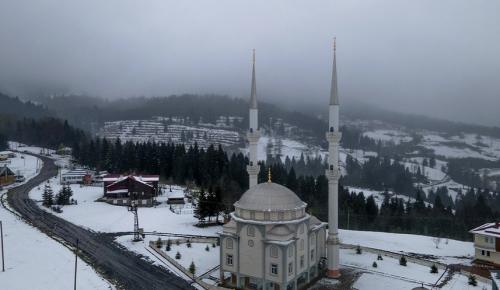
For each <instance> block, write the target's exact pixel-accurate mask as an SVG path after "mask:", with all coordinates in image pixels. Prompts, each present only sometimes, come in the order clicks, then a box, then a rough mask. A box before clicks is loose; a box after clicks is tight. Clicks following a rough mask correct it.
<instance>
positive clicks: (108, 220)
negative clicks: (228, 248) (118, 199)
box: [30, 178, 221, 236]
mask: <svg viewBox="0 0 500 290" xmlns="http://www.w3.org/2000/svg"><path fill="white" fill-rule="evenodd" d="M50 184H51V187H52V189H53V191H54V193H57V192H58V191H59V190H60V189H61V185H60V184H59V182H58V179H57V178H53V179H52V180H51V183H50ZM71 189H72V190H73V197H72V198H74V199H76V200H77V201H78V205H67V206H64V207H63V208H62V210H63V212H62V213H60V214H57V215H58V216H60V217H61V218H64V219H66V220H68V221H70V222H72V223H74V224H77V225H80V226H83V227H86V228H89V229H92V230H94V231H98V232H124V231H125V232H130V231H133V226H134V216H133V215H132V213H130V212H129V211H127V207H124V206H116V205H111V204H108V203H105V202H97V201H96V200H97V199H99V198H100V197H102V195H103V189H102V187H98V186H80V185H71ZM42 193H43V186H40V187H39V188H35V189H33V190H32V191H31V192H30V198H32V199H34V200H38V201H40V200H41V198H42ZM165 199H166V197H165V196H160V198H158V201H163V202H162V204H161V205H159V206H156V207H141V208H139V209H138V214H139V226H140V227H141V228H143V229H144V231H145V232H153V231H157V232H164V233H178V234H190V235H206V236H214V235H215V234H216V232H218V231H220V230H221V227H207V228H198V227H195V226H194V225H195V224H196V223H197V219H196V218H194V217H193V214H175V213H173V212H172V211H171V210H170V208H169V205H167V204H166V203H165V202H164V201H165ZM40 206H41V204H40ZM41 207H42V208H44V207H43V206H41ZM44 209H45V208H44ZM46 210H48V209H46Z"/></svg>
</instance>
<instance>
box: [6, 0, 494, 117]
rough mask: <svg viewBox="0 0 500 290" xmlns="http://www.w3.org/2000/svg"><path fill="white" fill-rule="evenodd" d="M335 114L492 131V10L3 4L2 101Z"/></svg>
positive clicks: (454, 3) (355, 2)
mask: <svg viewBox="0 0 500 290" xmlns="http://www.w3.org/2000/svg"><path fill="white" fill-rule="evenodd" d="M333 36H337V42H338V45H337V48H338V49H337V58H338V63H337V65H338V76H339V92H340V97H341V102H349V101H351V100H354V101H363V102H367V103H373V104H378V105H379V106H380V107H386V108H388V109H391V110H396V111H403V112H414V113H421V114H427V115H431V116H440V117H442V118H447V119H454V120H461V121H468V122H477V123H483V124H490V125H497V126H500V113H499V111H500V110H499V108H500V1H498V0H343V1H326V0H324V1H319V0H318V1H316V0H307V1H305V0H304V1H291V0H286V1H285V0H279V1H278V0H263V1H256V0H253V1H236V0H204V1H201V0H200V1H191V0H179V1H167V0H158V1H153V0H146V1H139V0H136V1H128V0H81V1H67V0H59V1H56V0H31V1H27V0H0V89H3V90H5V91H9V92H15V93H17V94H23V92H25V91H27V88H33V87H36V88H49V90H50V89H53V90H63V91H66V92H74V93H82V92H85V93H89V94H94V95H100V96H104V97H110V98H116V97H128V96H137V95H145V96H151V95H170V94H181V93H198V94H205V93H217V94H228V95H232V96H238V97H247V96H248V94H249V93H250V69H251V68H250V65H251V50H252V48H255V49H256V50H257V86H258V93H259V97H260V98H262V99H265V100H267V101H271V102H275V103H278V104H286V105H287V106H290V105H291V104H297V103H305V102H307V103H311V104H320V103H325V104H326V103H327V101H328V93H329V82H330V76H331V57H332V56H331V52H332V49H331V48H332V44H331V42H332V37H333Z"/></svg>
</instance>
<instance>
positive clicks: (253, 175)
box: [247, 49, 260, 187]
mask: <svg viewBox="0 0 500 290" xmlns="http://www.w3.org/2000/svg"><path fill="white" fill-rule="evenodd" d="M258 115H259V110H258V108H257V81H256V80H255V49H254V50H253V53H252V87H251V90H250V111H249V118H248V119H249V125H250V126H249V130H248V133H247V139H248V143H249V149H250V150H249V151H250V153H249V156H248V159H249V163H250V164H249V165H248V166H247V172H248V177H249V182H248V184H249V187H252V186H254V185H257V177H258V174H259V170H260V167H259V165H258V164H257V163H258V159H257V145H258V144H259V138H260V131H259V121H258V117H259V116H258Z"/></svg>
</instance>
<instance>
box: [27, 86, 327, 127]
mask: <svg viewBox="0 0 500 290" xmlns="http://www.w3.org/2000/svg"><path fill="white" fill-rule="evenodd" d="M33 100H36V101H37V102H40V103H42V104H44V105H45V106H47V107H48V108H49V109H50V110H52V111H55V112H56V113H57V116H59V117H61V118H64V119H67V120H69V121H70V123H72V124H74V125H76V126H78V127H80V128H84V129H87V130H90V129H92V128H91V127H90V125H89V124H90V123H91V122H94V123H95V124H97V125H101V124H102V123H103V122H105V121H115V120H138V119H149V118H151V117H153V116H163V117H173V116H175V117H184V118H186V117H188V118H189V119H191V120H193V121H194V122H198V121H200V120H201V121H203V122H206V123H212V122H215V120H216V119H217V118H218V117H219V116H240V117H243V118H245V121H244V122H243V124H244V125H245V126H246V124H247V121H246V118H247V117H248V102H247V100H244V99H239V98H231V97H228V96H217V95H204V96H198V95H178V96H177V95H174V96H169V97H153V98H144V97H136V98H127V99H119V100H113V101H106V100H103V99H99V98H94V97H83V96H63V97H43V98H36V99H33ZM259 114H260V115H259V117H260V118H259V121H260V122H261V123H266V124H267V122H269V118H270V117H273V118H281V119H283V120H284V121H285V122H287V123H289V124H291V125H296V126H298V127H300V128H301V129H303V130H306V131H310V132H311V133H312V134H313V135H316V134H318V136H323V132H324V131H325V130H326V123H324V122H323V121H322V120H320V119H318V118H316V117H313V116H310V115H307V114H304V113H300V112H297V111H288V110H284V109H281V108H280V107H279V106H277V105H273V104H269V103H265V102H259Z"/></svg>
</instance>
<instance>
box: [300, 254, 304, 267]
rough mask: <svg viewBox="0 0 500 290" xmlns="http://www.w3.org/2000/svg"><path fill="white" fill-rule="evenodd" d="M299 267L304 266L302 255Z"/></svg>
mask: <svg viewBox="0 0 500 290" xmlns="http://www.w3.org/2000/svg"><path fill="white" fill-rule="evenodd" d="M300 268H304V255H302V256H300Z"/></svg>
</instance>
